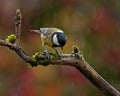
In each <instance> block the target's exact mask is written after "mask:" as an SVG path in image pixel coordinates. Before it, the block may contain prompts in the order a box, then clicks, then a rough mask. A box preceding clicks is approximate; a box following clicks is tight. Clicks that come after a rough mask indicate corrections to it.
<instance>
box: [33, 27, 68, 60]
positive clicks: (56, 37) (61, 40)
mask: <svg viewBox="0 0 120 96" xmlns="http://www.w3.org/2000/svg"><path fill="white" fill-rule="evenodd" d="M31 32H36V33H39V34H40V37H41V41H42V47H43V49H44V52H45V55H46V58H48V59H49V58H50V54H49V51H48V49H47V47H46V45H47V46H50V47H52V48H53V49H54V50H55V51H56V53H57V55H58V56H59V58H62V55H61V53H60V52H59V51H58V50H57V47H60V48H61V49H62V50H63V47H64V46H65V44H66V41H67V37H66V35H65V33H64V32H63V31H62V30H60V29H59V28H40V29H39V30H31Z"/></svg>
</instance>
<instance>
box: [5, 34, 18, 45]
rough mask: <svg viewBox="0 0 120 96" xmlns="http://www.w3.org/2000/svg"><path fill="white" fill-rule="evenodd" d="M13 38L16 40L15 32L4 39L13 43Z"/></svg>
mask: <svg viewBox="0 0 120 96" xmlns="http://www.w3.org/2000/svg"><path fill="white" fill-rule="evenodd" d="M15 40H16V36H15V34H11V35H9V36H7V38H6V39H5V41H6V42H9V43H15Z"/></svg>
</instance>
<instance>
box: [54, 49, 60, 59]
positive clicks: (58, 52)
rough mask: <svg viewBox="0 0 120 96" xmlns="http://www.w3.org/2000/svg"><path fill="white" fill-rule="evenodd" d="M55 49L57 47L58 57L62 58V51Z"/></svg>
mask: <svg viewBox="0 0 120 96" xmlns="http://www.w3.org/2000/svg"><path fill="white" fill-rule="evenodd" d="M54 49H55V51H56V53H57V55H58V57H59V58H60V59H61V58H62V54H61V53H60V51H58V50H57V49H56V48H54Z"/></svg>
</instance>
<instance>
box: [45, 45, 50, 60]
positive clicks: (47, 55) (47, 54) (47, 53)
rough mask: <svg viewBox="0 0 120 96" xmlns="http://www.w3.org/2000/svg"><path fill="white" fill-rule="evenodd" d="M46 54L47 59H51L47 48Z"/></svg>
mask: <svg viewBox="0 0 120 96" xmlns="http://www.w3.org/2000/svg"><path fill="white" fill-rule="evenodd" d="M44 53H45V56H46V58H47V59H50V54H49V51H48V49H47V48H46V47H45V46H44Z"/></svg>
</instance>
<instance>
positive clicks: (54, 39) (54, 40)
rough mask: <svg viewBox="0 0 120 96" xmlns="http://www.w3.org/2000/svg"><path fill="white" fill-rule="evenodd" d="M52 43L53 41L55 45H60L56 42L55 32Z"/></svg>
mask: <svg viewBox="0 0 120 96" xmlns="http://www.w3.org/2000/svg"><path fill="white" fill-rule="evenodd" d="M53 43H54V44H55V45H58V46H60V44H59V42H58V39H57V34H55V35H54V36H53Z"/></svg>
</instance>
